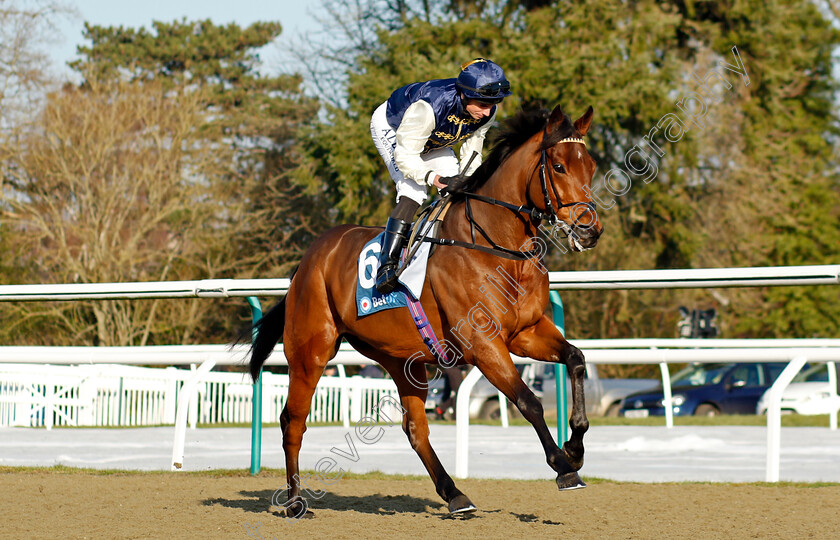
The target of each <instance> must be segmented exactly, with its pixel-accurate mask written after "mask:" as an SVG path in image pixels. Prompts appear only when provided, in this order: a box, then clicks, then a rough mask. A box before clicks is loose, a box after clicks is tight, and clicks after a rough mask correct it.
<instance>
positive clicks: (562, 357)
mask: <svg viewBox="0 0 840 540" xmlns="http://www.w3.org/2000/svg"><path fill="white" fill-rule="evenodd" d="M510 350H511V352H512V353H513V354H516V355H518V356H526V357H528V358H533V359H535V360H542V361H544V362H555V363H558V362H559V363H563V364H565V365H566V367H567V368H568V371H569V376H570V377H571V382H572V416H571V418H570V419H569V427H570V428H571V430H572V434H571V437H569V440H568V441H567V442H566V443H565V444H564V445H563V454H564V457H565V461H566V462H567V463H568V464H569V466H570V467H571V468H572V470H573V471H578V470H580V468H581V467H582V466H583V434H584V433H586V431H587V430H588V429H589V420H588V419H587V418H586V403H585V398H584V393H583V379H584V376H585V373H586V365H585V362H584V357H583V353H582V352H580V349H578V348H577V347H575V346H574V345H572V344H570V343H569V342H568V341H566V339H565V338H564V337H563V335H562V334H561V333H560V331H559V330H558V329H557V327H556V326H554V323H552V322H551V321H550V320H549V319H548V317H546V316H543V317H542V318H540V320H539V321H538V322H537V324H535V325H534V326H531V327H529V328H527V329H525V330H523V331H522V332H520V333H519V334H518V335H517V336H516V337H515V338H514V339H513V340H512V341H511V344H510ZM557 383H558V384H560V381H557ZM557 421H558V422H562V421H564V419H563V418H558V419H557ZM549 464H551V462H550V461H549ZM555 470H557V472H558V475H559V476H558V478H557V483H558V485H559V486H560V488H561V489H566V488H570V487H582V486H573V485H565V486H564V485H563V484H568V483H569V482H571V483H574V482H577V481H579V480H576V479H575V478H573V477H571V476H570V477H567V478H566V480H563V479H562V478H561V476H562V472H561V471H560V470H558V469H557V468H555ZM574 476H575V477H577V475H576V474H575V475H574ZM581 484H582V482H581Z"/></svg>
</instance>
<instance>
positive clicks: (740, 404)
mask: <svg viewBox="0 0 840 540" xmlns="http://www.w3.org/2000/svg"><path fill="white" fill-rule="evenodd" d="M784 368H785V364H784V363H737V364H724V363H721V364H692V365H690V366H688V367H686V368H685V369H683V370H681V371H679V372H678V373H677V374H676V375H674V376H673V377H671V397H672V400H671V406H672V407H673V411H674V416H690V415H698V416H715V415H718V414H755V407H756V405H757V403H758V400H759V399H760V398H761V396H762V395H763V394H764V391H765V390H767V389H768V388H770V386H771V385H772V384H773V382H774V381H775V380H776V378H777V377H778V376H779V375H780V374H781V373H782V370H783V369H784ZM664 399H665V397H664V393H663V390H662V386H661V385H660V387H659V388H658V389H656V390H652V391H645V392H637V393H635V394H630V395H629V396H627V397H626V398H624V400H623V401H622V402H621V409H620V411H619V415H620V416H626V417H628V418H643V417H647V416H664V415H665V406H664V403H663V402H664Z"/></svg>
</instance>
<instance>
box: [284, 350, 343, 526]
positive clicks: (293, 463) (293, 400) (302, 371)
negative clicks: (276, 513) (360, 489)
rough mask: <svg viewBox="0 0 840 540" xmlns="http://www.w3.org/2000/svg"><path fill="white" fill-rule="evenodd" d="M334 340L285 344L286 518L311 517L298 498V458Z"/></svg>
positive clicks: (331, 354)
mask: <svg viewBox="0 0 840 540" xmlns="http://www.w3.org/2000/svg"><path fill="white" fill-rule="evenodd" d="M337 342H338V336H337V335H336V336H335V337H333V336H319V337H316V338H312V339H309V340H307V342H306V344H307V346H305V347H298V346H296V345H295V344H294V343H289V344H286V345H285V352H286V356H287V358H288V360H289V396H288V399H287V400H286V406H285V407H283V412H282V413H281V414H280V428H281V429H282V431H283V451H284V453H285V456H286V482H287V489H288V500H287V502H286V503H285V504H284V507H285V508H286V515H287V516H288V517H290V518H295V519H300V518H303V517H313V513H312V512H310V511H309V509H308V504H307V502H306V500H305V499H303V498H302V497H301V478H300V475H299V471H300V469H299V464H298V458H299V455H300V446H301V443H302V441H303V434H304V432H305V431H306V417H307V416H308V415H309V410H310V407H311V405H312V395H313V394H314V393H315V387H316V386H317V385H318V379H320V377H321V374H322V373H323V371H324V366H326V365H327V362H329V361H330V359H331V358H332V357H333V356H335V351H336V344H337Z"/></svg>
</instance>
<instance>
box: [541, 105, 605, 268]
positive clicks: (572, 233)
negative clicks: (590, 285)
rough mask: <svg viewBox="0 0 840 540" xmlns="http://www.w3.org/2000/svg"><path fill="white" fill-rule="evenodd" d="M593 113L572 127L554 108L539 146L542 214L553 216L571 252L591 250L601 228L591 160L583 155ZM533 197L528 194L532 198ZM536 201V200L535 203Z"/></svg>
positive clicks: (602, 228)
mask: <svg viewBox="0 0 840 540" xmlns="http://www.w3.org/2000/svg"><path fill="white" fill-rule="evenodd" d="M592 116H593V111H592V107H589V108H588V109H587V110H586V112H585V113H584V114H583V116H581V117H580V118H578V119H577V120H575V121H574V123H572V121H571V120H570V118H569V117H568V116H566V114H565V113H564V112H563V111H562V109H561V108H560V106H559V105H558V106H557V107H555V108H554V110H553V111H552V112H551V116H550V117H549V119H548V123H547V124H546V127H545V130H544V131H543V135H542V141H541V142H540V145H539V153H540V165H539V167H538V168H537V174H538V175H539V188H534V187H533V186H532V189H533V190H536V189H539V190H541V192H542V193H541V194H540V195H539V197H540V198H541V200H542V202H543V203H544V205H545V207H546V210H545V211H546V212H547V213H548V214H550V215H553V216H555V217H554V218H550V219H556V224H555V226H557V227H559V228H560V229H561V230H562V231H563V232H564V233H565V234H566V235H567V236H568V239H569V247H570V248H571V249H572V250H573V251H583V250H586V249H591V248H593V247H595V244H597V243H598V237H600V236H601V233H602V232H603V231H604V226H603V225H602V224H601V221H600V219H599V218H598V213H597V212H596V209H595V203H593V202H592V189H591V184H592V177H593V176H594V175H595V160H594V159H592V157H591V156H590V155H589V153H588V152H587V151H586V142H585V141H584V136H585V135H586V133H587V131H589V126H590V125H591V124H592ZM535 195H536V194H535V193H533V191H532V197H534V196H535ZM536 200H540V199H536Z"/></svg>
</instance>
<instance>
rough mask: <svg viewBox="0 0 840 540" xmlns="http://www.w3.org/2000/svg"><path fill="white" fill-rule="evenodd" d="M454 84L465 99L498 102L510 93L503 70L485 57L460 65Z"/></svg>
mask: <svg viewBox="0 0 840 540" xmlns="http://www.w3.org/2000/svg"><path fill="white" fill-rule="evenodd" d="M456 86H457V87H458V89H459V90H460V91H461V92H463V93H464V97H465V98H467V99H478V100H481V101H488V102H493V103H498V102H500V101H502V99H504V98H506V97H508V96H509V95H511V91H510V82H508V80H507V78H506V77H505V71H504V70H503V69H502V68H501V67H500V66H499V65H498V64H496V63H495V62H492V61H491V60H487V59H486V58H476V59H475V60H471V61H469V62H467V63H466V64H464V65H462V66H461V73H459V74H458V79H457V82H456Z"/></svg>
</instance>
